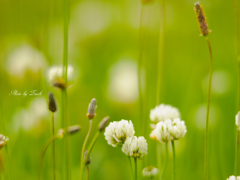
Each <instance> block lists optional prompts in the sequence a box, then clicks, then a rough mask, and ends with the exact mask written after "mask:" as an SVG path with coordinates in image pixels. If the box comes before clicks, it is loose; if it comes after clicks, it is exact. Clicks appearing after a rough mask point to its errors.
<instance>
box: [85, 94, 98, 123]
mask: <svg viewBox="0 0 240 180" xmlns="http://www.w3.org/2000/svg"><path fill="white" fill-rule="evenodd" d="M96 108H97V100H96V99H95V98H93V99H92V100H91V102H90V103H89V105H88V113H87V117H88V119H93V118H94V117H95V115H96V114H95V109H96Z"/></svg>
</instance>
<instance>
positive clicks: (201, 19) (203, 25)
mask: <svg viewBox="0 0 240 180" xmlns="http://www.w3.org/2000/svg"><path fill="white" fill-rule="evenodd" d="M194 6H195V7H194V10H195V12H196V15H197V19H198V25H199V28H200V31H201V34H202V35H203V36H207V35H208V34H209V32H210V31H209V29H208V25H207V22H206V17H205V15H204V12H203V9H202V6H201V5H200V4H199V2H197V3H195V4H194Z"/></svg>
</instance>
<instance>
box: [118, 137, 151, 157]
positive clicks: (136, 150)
mask: <svg viewBox="0 0 240 180" xmlns="http://www.w3.org/2000/svg"><path fill="white" fill-rule="evenodd" d="M147 146H148V144H147V141H146V139H145V138H144V137H143V136H140V137H138V138H137V137H136V136H133V137H128V138H127V139H126V141H125V142H124V144H123V146H122V151H123V152H124V153H125V154H126V155H127V156H131V157H134V158H136V159H141V158H142V157H143V156H144V155H146V154H147V150H148V147H147Z"/></svg>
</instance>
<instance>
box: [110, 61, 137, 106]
mask: <svg viewBox="0 0 240 180" xmlns="http://www.w3.org/2000/svg"><path fill="white" fill-rule="evenodd" d="M109 78H110V79H109V86H108V92H107V95H108V97H109V98H110V99H111V100H112V101H117V102H121V103H132V102H135V101H137V99H138V77H137V64H136V63H135V62H134V61H130V60H121V61H119V62H117V63H116V64H114V65H113V66H112V67H111V69H110V72H109Z"/></svg>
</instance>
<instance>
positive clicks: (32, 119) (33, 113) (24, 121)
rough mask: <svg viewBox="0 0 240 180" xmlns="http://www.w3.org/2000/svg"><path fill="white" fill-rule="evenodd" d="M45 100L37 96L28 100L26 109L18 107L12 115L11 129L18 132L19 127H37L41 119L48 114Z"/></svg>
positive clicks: (26, 128)
mask: <svg viewBox="0 0 240 180" xmlns="http://www.w3.org/2000/svg"><path fill="white" fill-rule="evenodd" d="M48 114H49V113H48V107H47V102H46V100H45V99H44V98H42V97H37V98H35V99H34V100H33V101H31V102H30V104H29V106H28V107H27V108H26V109H20V110H19V111H17V112H16V113H15V114H14V116H13V122H12V125H11V127H13V128H11V129H13V130H15V132H18V130H19V129H23V130H24V131H29V130H31V129H34V128H37V127H39V125H40V123H41V120H44V119H46V117H47V115H48Z"/></svg>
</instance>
